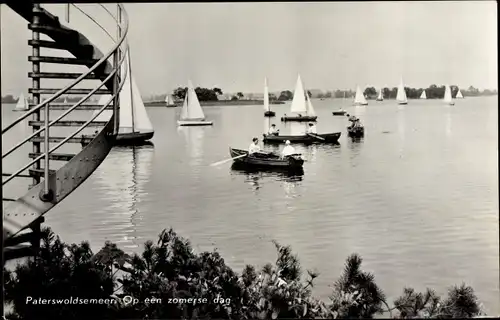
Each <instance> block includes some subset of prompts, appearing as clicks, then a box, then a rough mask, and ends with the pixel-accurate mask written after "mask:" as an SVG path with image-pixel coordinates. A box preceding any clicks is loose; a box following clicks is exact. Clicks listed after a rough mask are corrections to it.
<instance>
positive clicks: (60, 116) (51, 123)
mask: <svg viewBox="0 0 500 320" xmlns="http://www.w3.org/2000/svg"><path fill="white" fill-rule="evenodd" d="M127 51H128V45H127V46H126V50H125V52H124V53H125V54H126V53H127ZM125 54H124V55H123V56H122V57H121V59H120V62H119V63H118V64H119V65H120V67H121V64H122V63H123V61H124V60H125V57H126V55H125ZM117 72H118V68H117V69H115V70H113V71H112V72H111V73H110V75H108V76H107V77H106V78H105V79H104V80H103V81H101V83H100V84H99V85H98V86H97V87H96V88H95V89H93V90H92V91H90V92H89V93H87V95H85V96H84V97H83V98H82V99H81V100H80V101H78V102H77V103H76V104H75V105H74V106H72V107H71V108H69V109H68V110H66V111H65V112H64V113H62V114H61V115H59V116H58V117H57V118H56V119H55V120H52V121H51V122H50V123H49V128H50V127H52V125H54V124H55V123H56V122H58V121H59V120H61V119H62V118H64V117H65V116H66V115H68V114H69V113H70V112H72V111H73V110H75V109H76V108H77V107H79V106H80V105H81V104H82V103H83V102H85V101H87V99H88V98H90V96H92V95H93V94H94V93H95V92H96V91H97V90H99V89H100V88H101V87H102V86H103V85H104V84H105V83H106V81H109V80H110V79H111V78H112V77H113V76H114V75H115V74H116V73H117ZM127 73H128V70H127V68H125V75H124V76H123V79H124V80H123V81H122V82H121V85H120V87H119V90H117V93H115V94H113V95H112V99H111V100H110V101H108V103H107V104H106V107H107V106H108V105H109V104H110V103H111V101H112V100H113V99H114V98H115V97H116V95H118V94H119V92H120V91H121V89H122V88H123V85H124V83H125V79H126V76H127ZM99 114H101V112H99ZM45 130H46V128H45V127H41V128H40V129H38V130H37V131H35V132H33V133H32V134H31V135H30V136H29V137H28V138H26V139H24V140H23V141H22V142H20V143H18V144H17V145H15V146H14V147H12V148H11V149H10V150H9V151H7V152H6V153H5V154H2V159H3V158H5V157H7V156H8V155H9V154H11V153H12V152H14V151H16V150H17V149H19V148H20V147H21V146H23V145H24V144H25V143H26V142H28V141H29V140H30V139H31V138H33V137H34V136H36V135H38V134H39V133H41V132H43V131H45Z"/></svg>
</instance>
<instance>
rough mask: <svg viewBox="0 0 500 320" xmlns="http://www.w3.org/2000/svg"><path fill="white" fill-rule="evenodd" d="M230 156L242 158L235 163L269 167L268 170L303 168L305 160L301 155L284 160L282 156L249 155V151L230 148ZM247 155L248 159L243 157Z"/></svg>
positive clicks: (272, 154) (270, 154)
mask: <svg viewBox="0 0 500 320" xmlns="http://www.w3.org/2000/svg"><path fill="white" fill-rule="evenodd" d="M229 154H230V155H231V158H235V157H240V158H238V159H234V160H233V161H234V163H240V164H245V165H247V166H252V167H268V168H271V167H273V168H282V169H286V168H290V169H292V168H301V167H302V165H303V164H304V160H303V159H302V157H300V155H298V154H297V155H291V156H288V157H286V158H285V159H282V158H281V157H280V156H278V155H276V154H274V153H269V154H267V155H248V151H246V150H241V149H234V148H231V147H229ZM243 155H247V156H246V157H241V156H243Z"/></svg>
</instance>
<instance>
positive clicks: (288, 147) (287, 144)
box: [281, 140, 295, 158]
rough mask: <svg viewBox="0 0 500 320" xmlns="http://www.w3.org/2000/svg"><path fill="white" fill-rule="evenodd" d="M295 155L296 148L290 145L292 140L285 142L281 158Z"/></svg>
mask: <svg viewBox="0 0 500 320" xmlns="http://www.w3.org/2000/svg"><path fill="white" fill-rule="evenodd" d="M292 154H295V148H294V147H292V146H291V145H290V140H287V141H286V142H285V147H284V148H283V150H282V151H281V157H282V158H285V157H287V156H289V155H292Z"/></svg>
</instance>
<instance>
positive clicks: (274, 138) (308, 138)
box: [263, 132, 342, 143]
mask: <svg viewBox="0 0 500 320" xmlns="http://www.w3.org/2000/svg"><path fill="white" fill-rule="evenodd" d="M341 135H342V133H341V132H334V133H320V134H312V133H309V134H304V135H294V136H285V135H273V134H264V139H263V141H264V142H267V143H285V141H287V140H290V142H295V143H314V142H318V143H337V142H338V141H339V138H340V136H341Z"/></svg>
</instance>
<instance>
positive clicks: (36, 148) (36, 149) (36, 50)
mask: <svg viewBox="0 0 500 320" xmlns="http://www.w3.org/2000/svg"><path fill="white" fill-rule="evenodd" d="M40 10H41V6H40V4H39V3H34V4H33V13H34V14H33V24H35V25H39V24H40V16H39V12H40ZM31 34H32V39H33V40H35V41H38V40H40V33H39V32H38V31H37V30H33V31H32V32H31ZM32 55H33V56H34V57H39V56H40V47H39V46H33V52H32ZM35 60H36V59H35ZM31 64H32V70H33V73H35V74H36V73H39V72H40V62H38V61H32V62H31ZM32 88H33V89H40V79H39V78H36V77H34V78H32ZM32 98H33V104H35V105H38V104H39V103H40V93H37V92H34V93H32ZM33 121H40V111H35V112H34V113H33ZM38 129H39V128H37V127H33V132H35V131H37V130H38ZM35 137H40V134H37V135H36V136H35ZM33 153H40V142H33ZM33 169H35V170H39V169H40V161H37V162H35V163H34V164H33ZM39 183H40V177H35V176H34V177H33V186H35V185H37V184H39Z"/></svg>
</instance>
